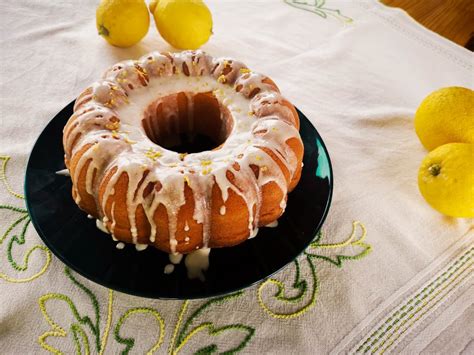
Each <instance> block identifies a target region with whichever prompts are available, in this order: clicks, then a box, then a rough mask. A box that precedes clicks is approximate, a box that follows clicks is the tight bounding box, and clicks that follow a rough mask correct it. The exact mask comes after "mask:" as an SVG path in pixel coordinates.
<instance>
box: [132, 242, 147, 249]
mask: <svg viewBox="0 0 474 355" xmlns="http://www.w3.org/2000/svg"><path fill="white" fill-rule="evenodd" d="M146 248H148V244H140V243H136V244H135V249H137V251H143V250H145V249H146Z"/></svg>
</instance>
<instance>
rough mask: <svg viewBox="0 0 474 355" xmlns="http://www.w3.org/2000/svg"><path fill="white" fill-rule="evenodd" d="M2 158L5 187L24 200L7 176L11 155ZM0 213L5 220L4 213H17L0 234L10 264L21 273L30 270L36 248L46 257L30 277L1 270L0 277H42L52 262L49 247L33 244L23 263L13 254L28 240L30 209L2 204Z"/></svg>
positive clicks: (9, 279) (0, 169) (0, 171)
mask: <svg viewBox="0 0 474 355" xmlns="http://www.w3.org/2000/svg"><path fill="white" fill-rule="evenodd" d="M0 160H1V161H2V163H1V165H0V180H1V181H2V183H3V185H4V187H5V188H6V189H7V191H8V192H9V193H10V194H11V195H12V196H14V197H16V198H18V199H22V200H23V199H24V196H23V195H21V194H19V193H16V192H15V191H13V189H12V187H11V186H10V184H9V183H8V180H7V177H6V169H7V164H8V161H9V160H10V157H8V156H0ZM0 213H1V216H2V219H5V220H7V218H6V217H3V215H4V214H6V215H10V214H12V213H13V214H14V215H15V217H13V222H11V223H10V224H9V225H8V227H7V229H6V230H5V231H4V232H3V233H2V232H1V231H0V233H2V234H1V235H0V246H2V245H3V243H6V245H7V247H6V256H7V260H8V263H9V264H10V266H11V267H12V268H13V269H14V270H16V271H17V272H19V273H22V272H26V271H28V270H29V264H30V258H31V256H32V254H33V253H35V251H36V250H38V252H39V253H41V254H43V256H44V259H45V262H44V264H43V266H42V267H41V268H40V270H39V271H37V272H36V273H35V274H33V275H31V276H29V277H23V278H21V277H20V278H14V277H11V276H8V274H7V273H6V272H4V271H2V270H0V279H3V280H5V281H7V282H12V283H23V282H29V281H32V280H34V279H36V278H38V277H40V276H41V275H42V274H44V273H45V271H46V270H47V269H48V267H49V264H50V263H51V252H50V251H49V249H48V248H46V247H45V246H44V245H34V246H32V247H31V248H30V249H28V250H27V251H26V252H25V254H24V255H23V260H22V262H21V263H19V262H18V261H17V260H16V259H15V257H14V256H13V255H14V249H15V247H16V246H20V247H21V246H23V245H24V244H25V242H26V236H25V235H26V232H27V230H28V226H29V225H30V222H31V220H30V217H29V215H28V211H26V210H25V209H24V208H20V207H16V206H12V205H6V204H0ZM38 252H36V253H35V254H38Z"/></svg>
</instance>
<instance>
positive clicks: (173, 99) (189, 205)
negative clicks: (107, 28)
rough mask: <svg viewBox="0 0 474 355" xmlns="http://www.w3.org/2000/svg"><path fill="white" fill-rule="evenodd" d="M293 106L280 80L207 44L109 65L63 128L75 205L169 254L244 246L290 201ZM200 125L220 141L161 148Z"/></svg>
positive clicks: (298, 144) (122, 236)
mask: <svg viewBox="0 0 474 355" xmlns="http://www.w3.org/2000/svg"><path fill="white" fill-rule="evenodd" d="M298 129H299V119H298V114H297V112H296V110H295V108H294V107H293V105H292V104H291V103H290V102H289V101H288V100H286V99H284V98H283V97H282V96H281V95H280V92H279V90H278V87H277V86H276V84H275V83H274V82H273V81H272V80H271V79H269V78H268V77H265V76H263V75H260V74H257V73H254V72H252V71H250V70H249V69H248V68H247V67H246V66H245V65H244V64H242V63H240V62H237V61H235V60H232V59H226V58H213V57H211V56H209V55H208V54H206V53H204V52H202V51H187V52H181V53H175V54H170V53H159V52H152V53H150V54H148V55H146V56H144V57H142V58H141V59H139V60H138V61H125V62H122V63H118V64H116V65H114V66H112V67H111V68H110V69H109V70H108V71H106V73H105V74H104V78H103V80H101V81H99V82H96V83H94V84H93V85H92V86H90V87H89V88H87V89H86V90H84V92H83V93H82V94H81V95H80V96H79V97H78V98H77V100H76V104H75V107H74V114H73V115H72V116H71V118H70V119H69V121H68V123H67V124H66V126H65V128H64V134H63V144H64V150H65V162H66V166H67V168H68V169H69V171H70V174H71V178H72V182H73V191H72V193H73V198H74V199H75V201H76V203H77V204H78V206H79V207H80V208H81V209H83V210H84V211H86V212H87V213H88V214H90V215H92V216H93V217H95V218H97V219H99V220H101V221H102V222H103V223H104V226H105V227H106V229H107V230H108V231H109V232H110V233H111V234H113V236H114V237H115V238H116V239H118V240H120V241H124V242H127V243H134V244H147V245H153V246H154V247H156V248H158V249H160V250H163V251H165V252H168V253H189V252H192V251H194V250H196V249H199V248H202V247H211V248H215V247H228V246H233V245H237V244H239V243H241V242H243V241H245V240H246V239H247V238H249V237H250V236H252V234H254V233H255V231H256V229H257V228H258V227H261V226H265V225H267V224H270V223H272V222H274V221H275V220H277V219H278V218H279V217H280V216H281V214H282V213H283V212H284V209H285V206H286V199H287V193H288V192H290V191H292V190H293V189H294V188H295V186H296V185H297V183H298V181H299V179H300V176H301V167H302V158H303V150H304V147H303V144H302V141H301V137H300V136H299V133H298ZM183 135H187V136H190V137H193V136H194V135H203V136H206V137H209V138H212V139H213V141H215V142H216V147H215V148H214V149H212V150H209V151H204V152H197V153H192V154H183V153H181V154H180V153H177V152H174V151H172V150H170V149H166V148H165V147H171V146H172V145H173V144H175V143H176V142H178V143H179V141H180V139H181V137H182V136H183Z"/></svg>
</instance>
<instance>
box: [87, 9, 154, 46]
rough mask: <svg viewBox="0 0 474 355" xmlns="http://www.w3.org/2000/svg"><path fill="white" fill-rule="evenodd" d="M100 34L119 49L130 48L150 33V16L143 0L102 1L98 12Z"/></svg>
mask: <svg viewBox="0 0 474 355" xmlns="http://www.w3.org/2000/svg"><path fill="white" fill-rule="evenodd" d="M96 24H97V30H98V31H99V34H100V35H101V36H102V37H104V38H105V39H106V40H107V42H109V43H110V44H112V45H114V46H117V47H130V46H132V45H134V44H135V43H137V42H139V41H140V40H141V39H142V38H143V37H145V35H146V34H147V32H148V28H149V27H150V15H149V14H148V9H147V7H146V4H145V1H143V0H102V1H101V2H100V4H99V7H98V8H97V11H96Z"/></svg>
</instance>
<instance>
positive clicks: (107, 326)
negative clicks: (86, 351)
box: [99, 290, 114, 355]
mask: <svg viewBox="0 0 474 355" xmlns="http://www.w3.org/2000/svg"><path fill="white" fill-rule="evenodd" d="M113 301H114V291H112V290H109V303H108V307H107V321H106V323H105V329H104V335H103V336H102V341H101V344H102V345H101V347H100V352H99V355H103V354H104V351H105V346H106V344H107V339H108V337H109V333H110V325H111V324H112V305H113Z"/></svg>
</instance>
